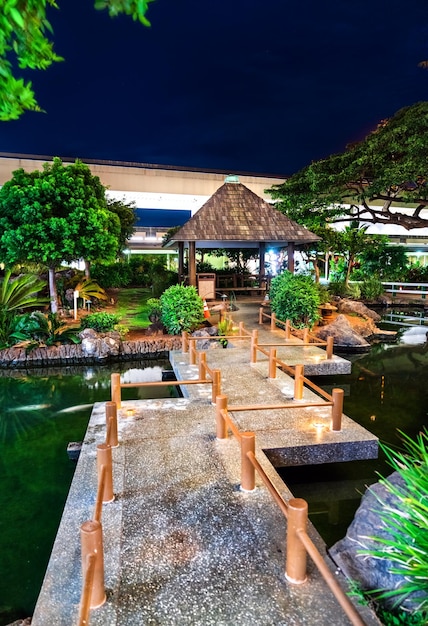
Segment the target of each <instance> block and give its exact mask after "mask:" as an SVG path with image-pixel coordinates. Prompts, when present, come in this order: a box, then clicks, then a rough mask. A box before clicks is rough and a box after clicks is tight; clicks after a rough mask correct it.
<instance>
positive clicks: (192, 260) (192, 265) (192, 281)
mask: <svg viewBox="0 0 428 626" xmlns="http://www.w3.org/2000/svg"><path fill="white" fill-rule="evenodd" d="M189 285H191V286H192V287H197V285H196V241H189Z"/></svg>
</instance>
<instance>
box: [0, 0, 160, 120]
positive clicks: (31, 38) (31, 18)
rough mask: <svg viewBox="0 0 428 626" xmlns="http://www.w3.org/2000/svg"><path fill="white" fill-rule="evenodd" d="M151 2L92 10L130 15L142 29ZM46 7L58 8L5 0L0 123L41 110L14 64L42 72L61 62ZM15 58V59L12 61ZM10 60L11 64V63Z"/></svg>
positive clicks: (100, 3) (99, 5)
mask: <svg viewBox="0 0 428 626" xmlns="http://www.w3.org/2000/svg"><path fill="white" fill-rule="evenodd" d="M152 1H153V0H96V1H95V8H96V9H99V10H103V9H107V10H108V12H109V15H110V16H112V17H114V16H116V15H119V14H120V13H124V14H125V15H130V16H131V17H132V19H133V20H138V21H140V22H141V23H142V24H144V25H145V26H150V22H149V21H148V20H147V18H146V12H147V9H148V5H149V2H152ZM47 6H50V7H54V8H58V5H57V3H56V2H55V0H5V2H3V3H2V10H1V13H0V121H7V120H16V119H18V118H19V117H20V116H21V115H22V114H23V113H24V112H25V111H41V109H40V107H39V105H38V104H37V101H36V98H35V95H34V92H33V89H32V85H31V82H24V79H23V78H16V77H15V76H14V68H13V65H14V64H16V61H17V63H18V66H19V68H20V69H39V70H45V69H47V68H48V67H49V66H50V65H52V63H54V62H57V61H62V60H63V59H62V57H60V56H58V55H57V54H56V53H55V52H54V49H53V43H52V42H51V41H49V39H48V37H47V36H46V32H47V31H50V32H52V27H51V25H50V23H49V21H48V20H47V18H46V8H47ZM13 55H14V56H15V57H16V60H15V59H14V58H13ZM11 58H12V61H11V60H10V59H11Z"/></svg>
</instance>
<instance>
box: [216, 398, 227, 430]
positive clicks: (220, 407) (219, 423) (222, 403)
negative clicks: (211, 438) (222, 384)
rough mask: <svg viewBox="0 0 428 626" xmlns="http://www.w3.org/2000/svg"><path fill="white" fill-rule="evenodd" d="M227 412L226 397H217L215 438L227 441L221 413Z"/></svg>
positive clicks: (225, 426) (225, 427) (224, 422)
mask: <svg viewBox="0 0 428 626" xmlns="http://www.w3.org/2000/svg"><path fill="white" fill-rule="evenodd" d="M226 410H227V396H217V398H216V413H215V417H216V437H217V439H227V424H226V421H225V419H224V418H223V415H222V413H221V412H222V411H226Z"/></svg>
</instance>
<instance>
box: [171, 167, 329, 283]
mask: <svg viewBox="0 0 428 626" xmlns="http://www.w3.org/2000/svg"><path fill="white" fill-rule="evenodd" d="M319 239H320V238H319V237H318V236H317V235H315V234H314V233H312V232H310V231H309V230H308V229H307V228H305V227H304V226H300V225H299V224H297V223H296V222H294V221H293V220H291V219H290V218H288V217H287V216H286V215H284V214H283V213H281V212H280V211H278V210H277V209H275V208H274V206H272V205H270V204H269V203H268V202H266V201H265V200H263V198H260V197H259V196H258V195H257V194H255V193H254V192H253V191H251V190H250V189H248V187H245V185H243V184H241V183H240V182H239V179H238V177H237V176H227V177H226V179H225V182H224V184H223V185H222V186H221V187H220V188H219V189H218V190H217V191H216V192H215V193H214V194H213V195H212V196H211V198H210V199H209V200H207V202H205V204H204V205H203V206H202V207H201V208H200V209H199V211H198V212H197V213H195V215H193V217H191V218H190V219H189V220H188V221H187V222H186V223H185V224H184V225H183V226H182V227H181V228H180V229H179V230H178V231H177V232H176V233H175V234H174V235H173V236H172V237H171V239H170V240H169V241H168V242H167V243H166V244H165V247H170V246H171V247H172V246H174V247H175V246H176V247H178V273H179V275H180V276H183V275H184V248H185V247H186V244H187V246H188V249H189V251H188V266H189V270H188V274H189V284H190V285H193V286H195V287H196V286H197V283H196V248H198V247H199V248H213V249H214V248H258V253H259V284H261V281H263V280H264V279H265V251H266V248H267V247H272V248H279V247H281V248H283V247H287V256H288V269H289V270H290V271H291V272H294V251H295V249H297V248H298V247H299V246H301V245H303V244H307V243H312V242H316V241H318V240H319Z"/></svg>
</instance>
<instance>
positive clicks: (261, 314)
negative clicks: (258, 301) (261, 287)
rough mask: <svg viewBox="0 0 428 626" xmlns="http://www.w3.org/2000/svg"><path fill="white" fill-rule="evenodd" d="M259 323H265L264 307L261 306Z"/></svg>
mask: <svg viewBox="0 0 428 626" xmlns="http://www.w3.org/2000/svg"><path fill="white" fill-rule="evenodd" d="M259 324H263V307H262V306H261V307H260V308H259Z"/></svg>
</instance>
